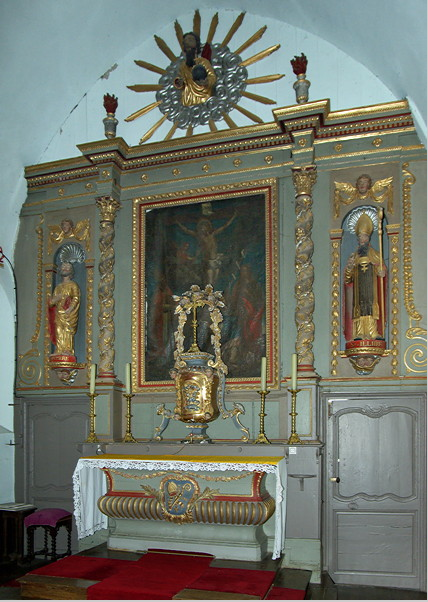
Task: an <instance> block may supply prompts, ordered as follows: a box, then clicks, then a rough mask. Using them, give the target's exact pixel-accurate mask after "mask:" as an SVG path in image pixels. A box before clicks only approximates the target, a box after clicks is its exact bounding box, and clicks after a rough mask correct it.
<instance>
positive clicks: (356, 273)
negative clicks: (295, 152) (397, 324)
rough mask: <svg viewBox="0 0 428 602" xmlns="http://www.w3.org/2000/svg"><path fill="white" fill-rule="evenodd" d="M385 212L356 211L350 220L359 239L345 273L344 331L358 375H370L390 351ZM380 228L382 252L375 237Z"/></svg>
mask: <svg viewBox="0 0 428 602" xmlns="http://www.w3.org/2000/svg"><path fill="white" fill-rule="evenodd" d="M382 219H383V209H379V210H376V209H375V208H374V207H371V206H364V207H360V208H358V209H355V210H354V211H352V212H351V213H350V215H349V216H348V217H347V219H346V225H347V230H348V231H349V233H353V234H355V236H356V237H357V248H356V250H355V251H354V252H353V253H351V254H350V256H349V257H348V259H347V261H346V265H345V268H344V271H343V289H344V293H343V294H344V299H343V332H344V336H345V340H346V346H345V347H346V349H345V352H344V355H345V357H348V358H349V360H350V362H351V364H352V365H353V367H354V369H355V370H356V372H357V374H360V375H367V374H370V373H371V372H372V371H373V368H374V367H375V366H376V364H377V363H378V362H379V361H380V358H381V357H382V356H384V355H387V354H388V351H387V350H386V340H385V339H386V336H385V332H386V316H387V311H386V300H387V295H386V290H387V268H386V264H385V262H384V259H383V245H382ZM375 229H377V231H378V235H379V250H377V249H375V248H373V246H372V244H371V236H372V234H373V231H374V230H375Z"/></svg>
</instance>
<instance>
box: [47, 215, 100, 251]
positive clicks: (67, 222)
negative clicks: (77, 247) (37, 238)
mask: <svg viewBox="0 0 428 602" xmlns="http://www.w3.org/2000/svg"><path fill="white" fill-rule="evenodd" d="M48 228H49V240H48V253H52V245H53V244H56V245H59V244H61V243H62V241H63V240H65V239H66V238H74V239H75V240H79V241H82V242H85V247H86V250H87V251H89V246H90V226H89V219H83V220H81V221H80V222H77V224H76V226H75V225H74V223H73V220H71V219H70V218H65V219H63V220H62V221H61V223H60V225H59V226H57V225H54V226H48Z"/></svg>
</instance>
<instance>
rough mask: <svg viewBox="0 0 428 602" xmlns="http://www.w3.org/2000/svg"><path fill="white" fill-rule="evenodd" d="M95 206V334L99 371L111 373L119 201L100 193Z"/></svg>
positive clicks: (112, 370)
mask: <svg viewBox="0 0 428 602" xmlns="http://www.w3.org/2000/svg"><path fill="white" fill-rule="evenodd" d="M96 203H97V207H98V208H99V210H100V213H101V220H100V240H99V248H100V253H101V255H100V263H99V273H100V283H99V285H98V302H99V313H98V326H99V329H100V334H99V337H98V348H99V352H100V362H99V369H98V373H99V375H100V376H101V375H113V372H114V356H115V352H114V342H115V325H114V313H115V303H114V288H115V277H114V271H113V268H114V263H115V251H114V246H113V242H114V237H115V231H114V222H115V219H116V213H117V211H118V210H119V209H120V207H121V205H120V203H119V202H118V201H116V200H115V199H113V198H112V197H110V196H103V197H99V198H97V199H96Z"/></svg>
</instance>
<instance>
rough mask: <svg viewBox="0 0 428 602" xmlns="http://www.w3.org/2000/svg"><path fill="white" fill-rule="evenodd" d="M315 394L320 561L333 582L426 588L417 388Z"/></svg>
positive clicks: (421, 406)
mask: <svg viewBox="0 0 428 602" xmlns="http://www.w3.org/2000/svg"><path fill="white" fill-rule="evenodd" d="M323 397H324V400H323V408H324V410H325V420H324V424H325V425H326V439H325V440H326V467H325V473H326V474H325V479H324V495H325V497H324V499H325V502H326V504H325V520H324V549H325V558H324V566H325V569H326V570H327V571H328V573H329V574H330V576H331V578H332V579H333V581H334V582H336V583H349V584H358V585H378V586H387V587H399V588H411V589H418V590H421V591H426V553H425V546H426V512H425V494H426V480H425V403H426V400H425V396H424V395H423V394H421V393H411V392H410V393H407V394H406V393H398V394H397V393H395V394H394V393H390V394H364V393H361V394H360V395H355V396H346V395H341V396H339V395H337V394H335V395H327V394H324V395H323Z"/></svg>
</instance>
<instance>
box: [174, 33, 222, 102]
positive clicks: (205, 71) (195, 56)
mask: <svg viewBox="0 0 428 602" xmlns="http://www.w3.org/2000/svg"><path fill="white" fill-rule="evenodd" d="M183 53H184V55H185V59H184V60H183V62H182V63H181V65H180V68H179V72H178V77H176V79H175V80H174V86H175V87H176V88H177V89H178V90H182V93H181V103H182V104H183V105H184V106H185V107H191V106H193V105H198V104H202V103H204V102H206V101H207V100H208V99H209V98H211V96H213V94H214V85H215V83H216V81H217V77H216V74H215V73H214V70H213V68H212V66H211V63H210V61H209V58H207V57H208V54H210V50H209V47H208V48H206V47H204V51H203V53H202V56H201V42H200V39H199V36H198V35H197V34H196V33H193V32H189V33H186V34H184V36H183Z"/></svg>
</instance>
